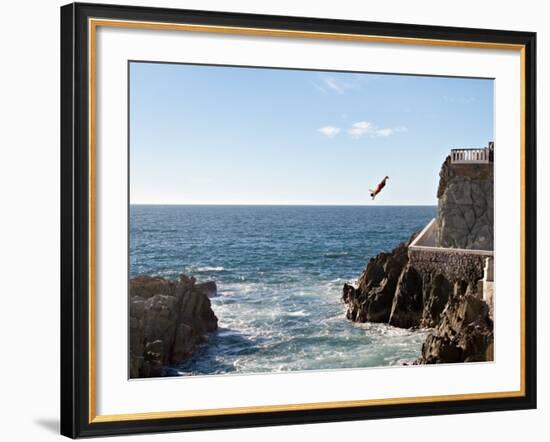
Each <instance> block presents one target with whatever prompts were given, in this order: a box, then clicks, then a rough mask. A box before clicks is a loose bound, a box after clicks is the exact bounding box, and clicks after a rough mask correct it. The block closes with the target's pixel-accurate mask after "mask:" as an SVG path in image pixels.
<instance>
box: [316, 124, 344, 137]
mask: <svg viewBox="0 0 550 442" xmlns="http://www.w3.org/2000/svg"><path fill="white" fill-rule="evenodd" d="M317 130H318V131H319V132H321V133H322V134H323V135H325V136H326V137H329V138H333V137H335V136H336V135H338V134H339V133H340V128H339V127H334V126H324V127H320V128H319V129H317Z"/></svg>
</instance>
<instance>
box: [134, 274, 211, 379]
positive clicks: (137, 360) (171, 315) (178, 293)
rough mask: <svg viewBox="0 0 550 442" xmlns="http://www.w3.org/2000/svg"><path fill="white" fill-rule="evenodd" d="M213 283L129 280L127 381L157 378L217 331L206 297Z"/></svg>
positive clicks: (147, 278)
mask: <svg viewBox="0 0 550 442" xmlns="http://www.w3.org/2000/svg"><path fill="white" fill-rule="evenodd" d="M216 294H217V288H216V283H215V282H212V281H209V282H205V283H200V284H199V283H197V282H196V281H195V278H193V277H188V276H186V275H183V274H182V275H180V277H179V278H178V279H177V280H175V281H172V280H168V279H164V278H161V277H156V276H140V277H137V278H133V279H131V280H130V291H129V296H130V299H129V311H130V321H129V324H130V330H129V333H130V355H129V357H130V364H129V365H130V378H144V377H158V376H165V375H166V374H167V367H168V366H170V365H173V364H175V363H179V362H181V361H184V360H185V359H187V358H188V357H190V356H191V355H192V354H193V351H194V350H195V348H196V347H197V346H198V345H200V344H201V343H204V342H206V341H207V340H208V337H207V334H208V333H210V332H213V331H215V330H217V328H218V318H217V317H216V315H215V314H214V312H213V311H212V308H211V303H210V299H209V298H210V297H212V296H216Z"/></svg>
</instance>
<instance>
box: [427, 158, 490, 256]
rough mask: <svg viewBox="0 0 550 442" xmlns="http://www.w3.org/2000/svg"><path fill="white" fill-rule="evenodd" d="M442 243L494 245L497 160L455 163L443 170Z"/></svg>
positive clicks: (486, 247)
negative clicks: (477, 162)
mask: <svg viewBox="0 0 550 442" xmlns="http://www.w3.org/2000/svg"><path fill="white" fill-rule="evenodd" d="M439 177H440V180H439V188H438V191H437V197H438V205H437V242H438V246H439V247H455V248H461V249H478V250H492V249H493V199H494V196H493V163H485V164H451V161H450V157H447V159H446V160H445V162H444V163H443V166H442V167H441V171H440V173H439Z"/></svg>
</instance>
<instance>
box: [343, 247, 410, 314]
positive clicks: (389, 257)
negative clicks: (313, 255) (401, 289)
mask: <svg viewBox="0 0 550 442" xmlns="http://www.w3.org/2000/svg"><path fill="white" fill-rule="evenodd" d="M407 261H408V258H407V244H405V243H403V244H400V245H399V246H397V247H396V248H395V249H394V250H392V252H391V253H380V254H379V255H377V256H375V257H374V258H371V260H370V261H369V263H368V264H367V267H366V269H365V270H364V272H363V274H362V275H361V277H360V278H359V280H358V286H357V288H355V287H353V286H351V285H349V284H345V285H344V289H343V293H342V301H343V302H344V304H345V305H346V318H348V319H350V320H352V321H355V322H367V321H368V322H388V321H389V319H390V314H391V311H392V305H393V299H394V295H395V290H396V287H397V283H398V281H399V277H400V275H401V272H402V271H403V268H404V267H405V265H406V264H407Z"/></svg>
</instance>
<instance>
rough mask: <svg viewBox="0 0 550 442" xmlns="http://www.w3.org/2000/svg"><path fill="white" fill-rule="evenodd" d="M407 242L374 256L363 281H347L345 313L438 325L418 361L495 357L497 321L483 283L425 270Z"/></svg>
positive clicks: (400, 323) (359, 318)
mask: <svg viewBox="0 0 550 442" xmlns="http://www.w3.org/2000/svg"><path fill="white" fill-rule="evenodd" d="M406 248H407V244H401V245H399V246H398V247H397V248H395V249H394V250H393V251H392V252H391V253H381V254H379V255H377V256H376V257H374V258H372V259H371V260H370V261H369V264H368V265H367V268H366V269H365V271H364V272H363V274H362V275H361V277H360V279H359V281H358V286H357V287H354V286H353V285H350V284H344V289H343V295H342V301H343V302H344V304H345V305H346V318H347V319H349V320H351V321H354V322H384V323H388V324H390V325H393V326H395V327H401V328H414V327H421V328H433V330H432V332H431V333H430V334H429V335H428V337H427V338H426V342H425V343H424V345H423V347H422V356H421V357H420V358H419V359H418V360H417V361H416V363H417V364H433V363H450V362H470V361H488V360H492V348H493V322H492V320H491V318H490V316H489V307H488V305H487V304H486V303H485V302H484V301H483V300H482V299H481V295H480V294H478V293H477V290H478V284H477V283H476V282H467V281H464V280H456V281H454V282H452V283H451V282H450V281H449V280H448V279H447V278H446V277H445V276H443V275H441V274H435V275H434V274H431V273H420V272H419V271H417V270H416V269H415V268H414V267H413V266H411V265H410V263H408V259H407V254H406Z"/></svg>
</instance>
